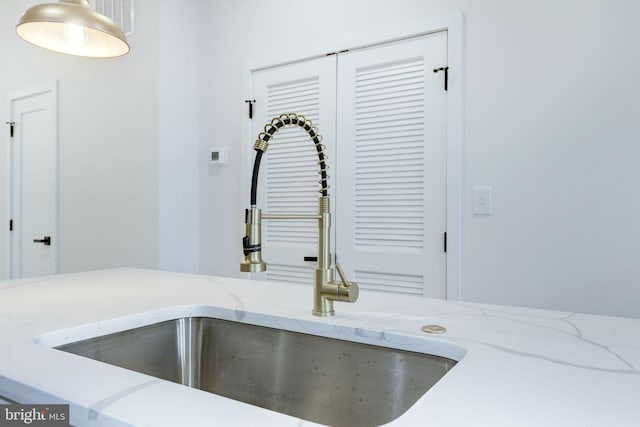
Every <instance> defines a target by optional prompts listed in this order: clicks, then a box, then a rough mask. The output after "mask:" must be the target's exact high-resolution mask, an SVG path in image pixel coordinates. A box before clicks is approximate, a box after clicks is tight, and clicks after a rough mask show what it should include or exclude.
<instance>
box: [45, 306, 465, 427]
mask: <svg viewBox="0 0 640 427" xmlns="http://www.w3.org/2000/svg"><path fill="white" fill-rule="evenodd" d="M56 348H57V349H59V350H63V351H66V352H70V353H74V354H77V355H81V356H85V357H89V358H91V359H95V360H99V361H101V362H105V363H109V364H112V365H116V366H120V367H123V368H126V369H131V370H133V371H137V372H141V373H144V374H148V375H152V376H154V377H158V378H162V379H165V380H169V381H174V382H176V383H179V384H183V385H186V386H189V387H194V388H198V389H201V390H205V391H208V392H211V393H215V394H218V395H221V396H226V397H229V398H231V399H235V400H239V401H242V402H246V403H250V404H253V405H257V406H260V407H263V408H267V409H271V410H274V411H278V412H281V413H284V414H288V415H292V416H295V417H298V418H302V419H305V420H309V421H313V422H316V423H320V424H326V425H331V426H349V427H355V426H376V425H380V424H385V423H388V422H390V421H392V420H394V419H395V418H397V417H398V416H400V415H402V414H403V413H404V412H405V411H406V410H407V409H409V407H411V406H412V405H413V404H414V403H415V402H416V401H417V400H418V399H419V398H420V397H421V396H422V395H423V394H424V393H425V392H426V391H427V390H428V389H429V388H431V387H432V386H433V385H434V384H435V383H436V382H437V381H438V380H439V379H440V378H441V377H442V376H443V375H445V374H446V373H447V371H449V370H450V369H451V368H452V367H453V366H454V365H455V363H456V362H455V361H454V360H451V359H447V358H443V357H438V356H432V355H427V354H422V353H413V352H409V351H403V350H396V349H391V348H386V347H378V346H372V345H367V344H360V343H355V342H351V341H342V340H337V339H332V338H326V337H319V336H315V335H308V334H303V333H298V332H291V331H285V330H281V329H274V328H267V327H263V326H255V325H248V324H244V323H238V322H231V321H226V320H219V319H214V318H207V317H188V318H183V319H177V320H170V321H166V322H161V323H156V324H153V325H149V326H143V327H140V328H136V329H130V330H126V331H123V332H118V333H114V334H110V335H105V336H100V337H96V338H90V339H87V340H83V341H78V342H75V343H70V344H65V345H62V346H59V347H56Z"/></svg>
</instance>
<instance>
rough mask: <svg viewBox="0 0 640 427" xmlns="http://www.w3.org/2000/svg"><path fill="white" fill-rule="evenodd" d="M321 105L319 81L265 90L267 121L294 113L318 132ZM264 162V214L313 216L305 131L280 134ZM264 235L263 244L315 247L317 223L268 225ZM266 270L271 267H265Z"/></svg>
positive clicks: (313, 177) (314, 187) (314, 180)
mask: <svg viewBox="0 0 640 427" xmlns="http://www.w3.org/2000/svg"><path fill="white" fill-rule="evenodd" d="M319 100H320V87H319V79H318V78H313V79H307V80H301V81H293V82H287V83H280V84H277V85H272V86H269V87H268V88H267V112H268V116H269V117H275V116H278V115H280V114H284V113H290V112H295V113H297V114H302V115H304V116H305V117H306V118H308V119H310V120H312V121H313V123H314V125H315V126H318V127H319V126H320V123H319V120H318V119H319V102H320V101H319ZM265 158H266V175H267V178H266V182H267V188H266V196H265V197H266V200H265V208H266V209H265V210H266V212H269V213H303V214H307V213H314V212H316V210H317V206H318V190H319V188H320V187H319V184H318V179H319V177H318V172H317V171H318V166H317V161H318V157H317V154H316V151H315V148H314V146H313V144H312V142H311V141H310V140H309V136H308V135H307V134H306V132H304V131H303V130H301V129H299V128H285V129H281V130H280V131H278V133H277V134H276V136H275V137H274V138H273V139H272V140H271V141H270V143H269V149H268V154H267V156H266V157H265ZM264 233H265V241H266V242H269V243H277V244H282V245H289V244H292V245H298V246H299V245H315V242H316V238H317V228H316V226H315V224H314V223H313V222H307V221H266V223H265V228H264ZM286 268H288V269H294V267H286ZM295 268H297V267H295ZM269 269H272V267H271V266H269ZM284 269H285V267H284V266H278V267H276V270H277V271H280V272H282V271H284ZM276 274H278V275H279V276H278V277H286V274H285V273H271V274H268V275H267V277H268V278H274V275H276ZM287 274H290V272H289V273H287ZM305 274H306V273H305ZM276 280H283V279H282V278H278V279H276ZM287 281H289V280H287Z"/></svg>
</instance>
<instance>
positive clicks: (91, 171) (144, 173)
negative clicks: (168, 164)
mask: <svg viewBox="0 0 640 427" xmlns="http://www.w3.org/2000/svg"><path fill="white" fill-rule="evenodd" d="M36 3H37V2H36V1H33V0H12V1H10V2H6V1H4V2H0V32H1V33H0V51H1V52H2V53H3V60H2V67H1V70H0V97H2V100H0V105H1V107H0V112H1V113H2V114H1V116H2V118H6V117H8V111H7V109H6V107H7V102H6V97H7V94H9V93H11V92H13V91H16V90H20V89H25V88H30V87H33V86H37V85H40V84H41V83H43V82H49V81H52V80H58V81H59V91H58V93H59V129H60V131H59V166H60V181H59V182H60V194H59V218H60V224H59V227H60V228H59V235H60V239H59V240H60V241H59V244H60V247H59V250H60V271H61V272H69V271H79V270H92V269H101V268H111V267H120V266H135V267H147V268H155V267H156V265H157V247H158V244H157V242H158V235H157V234H158V233H157V230H158V213H157V212H158V208H157V206H158V188H157V185H158V144H157V140H158V84H159V83H158V67H157V64H158V52H157V50H158V49H157V40H158V39H157V31H158V27H157V5H156V2H152V1H149V2H138V3H140V4H139V5H138V7H141V6H143V7H144V13H138V14H137V15H136V17H137V25H138V28H139V29H141V30H140V31H139V32H138V33H137V34H136V35H135V36H133V37H131V38H130V43H131V48H132V49H131V53H129V54H128V55H126V56H124V57H122V58H117V59H109V60H96V59H86V58H77V57H71V56H65V55H61V54H58V53H54V52H48V51H45V50H43V49H40V48H37V47H34V46H32V45H30V44H28V43H26V42H25V41H23V40H21V39H19V38H18V37H17V36H16V35H15V30H14V28H15V23H16V21H17V19H18V18H19V16H20V14H21V13H22V12H23V11H24V10H26V9H27V8H28V7H30V6H32V5H34V4H36ZM142 3H144V4H142ZM4 121H6V120H2V123H4ZM2 129H3V130H4V128H2ZM0 135H2V136H1V137H0V140H1V141H2V144H3V150H2V161H1V162H0V191H1V193H0V242H2V244H0V259H2V260H4V257H5V242H6V239H7V227H6V226H5V225H6V224H7V221H8V219H7V218H6V216H5V212H6V206H5V201H6V199H5V189H6V170H5V165H6V162H5V155H4V153H5V151H4V147H5V145H4V144H6V143H7V138H6V135H7V134H6V133H5V132H2V133H0ZM1 264H2V265H1V267H0V277H4V275H5V272H4V271H3V270H4V262H2V263H1Z"/></svg>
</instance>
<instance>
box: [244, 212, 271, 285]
mask: <svg viewBox="0 0 640 427" xmlns="http://www.w3.org/2000/svg"><path fill="white" fill-rule="evenodd" d="M244 223H245V236H244V237H243V238H242V250H243V253H244V257H243V259H242V262H241V263H240V271H241V272H243V273H259V272H262V271H266V270H267V264H266V263H265V262H264V261H263V260H262V242H261V241H262V231H261V229H262V212H261V210H260V209H258V208H255V207H252V208H251V209H245V219H244Z"/></svg>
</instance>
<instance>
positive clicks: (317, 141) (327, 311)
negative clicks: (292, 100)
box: [240, 113, 359, 316]
mask: <svg viewBox="0 0 640 427" xmlns="http://www.w3.org/2000/svg"><path fill="white" fill-rule="evenodd" d="M286 126H298V127H300V128H302V129H304V130H305V131H306V132H307V133H308V134H309V137H310V138H311V140H312V141H313V143H314V145H315V147H316V152H317V154H318V159H319V161H318V165H319V171H318V173H319V174H320V181H319V182H320V185H321V188H320V197H319V198H318V213H317V214H309V215H300V214H267V213H265V214H262V212H261V210H260V209H258V208H257V207H256V204H257V203H256V202H257V185H258V171H259V167H260V161H261V159H262V155H263V154H264V153H266V151H267V148H268V145H269V141H270V140H271V139H272V138H273V136H274V134H275V133H276V132H277V131H278V130H279V129H280V128H283V127H286ZM253 148H254V149H255V150H256V158H255V161H254V165H253V173H252V179H251V200H250V202H251V207H250V209H246V210H245V236H244V237H243V239H242V247H243V253H244V258H243V260H242V262H241V263H240V271H242V272H261V271H265V270H266V269H267V265H266V263H265V262H264V261H263V260H262V243H261V228H262V220H263V219H265V220H278V219H289V220H291V219H301V220H314V221H317V224H318V257H317V258H318V260H317V265H316V268H315V270H314V280H313V282H314V283H313V310H312V314H313V315H315V316H332V315H333V314H335V311H334V309H333V302H334V301H341V302H355V301H356V300H357V299H358V294H359V290H358V285H357V284H356V283H354V282H349V281H348V280H347V279H346V277H345V274H344V271H342V267H340V266H339V265H338V264H337V265H336V269H337V271H338V275H339V276H340V280H334V275H333V269H332V268H331V254H330V246H331V245H330V242H331V240H330V229H331V212H330V199H329V185H328V183H327V181H328V178H329V176H328V174H327V169H328V167H327V165H326V156H325V154H324V145H323V144H322V137H321V136H320V134H319V133H318V129H317V128H316V127H314V126H313V123H312V122H311V120H308V119H305V118H304V116H302V115H298V114H295V113H289V114H281V115H280V116H278V117H275V118H273V119H272V120H271V122H270V123H268V124H267V125H266V126H265V127H264V132H261V133H260V134H259V135H258V139H257V140H256V142H255V144H254V146H253Z"/></svg>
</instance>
